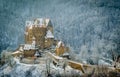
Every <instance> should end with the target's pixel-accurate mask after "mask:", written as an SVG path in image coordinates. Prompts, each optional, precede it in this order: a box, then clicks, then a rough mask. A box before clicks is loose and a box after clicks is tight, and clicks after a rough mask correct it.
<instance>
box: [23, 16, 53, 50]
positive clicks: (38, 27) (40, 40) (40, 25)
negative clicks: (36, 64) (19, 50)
mask: <svg viewBox="0 0 120 77" xmlns="http://www.w3.org/2000/svg"><path fill="white" fill-rule="evenodd" d="M33 37H34V38H35V42H36V46H37V47H39V48H41V49H43V48H48V47H50V46H51V45H52V44H53V42H54V36H53V26H52V23H51V21H50V19H42V18H37V19H35V20H34V21H26V30H25V43H26V44H32V40H33Z"/></svg>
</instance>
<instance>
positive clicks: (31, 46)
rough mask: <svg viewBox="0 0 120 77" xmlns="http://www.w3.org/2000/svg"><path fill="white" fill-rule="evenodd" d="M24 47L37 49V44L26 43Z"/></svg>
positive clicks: (25, 48)
mask: <svg viewBox="0 0 120 77" xmlns="http://www.w3.org/2000/svg"><path fill="white" fill-rule="evenodd" d="M23 49H24V50H30V49H36V48H35V45H33V44H25V45H24V48H23Z"/></svg>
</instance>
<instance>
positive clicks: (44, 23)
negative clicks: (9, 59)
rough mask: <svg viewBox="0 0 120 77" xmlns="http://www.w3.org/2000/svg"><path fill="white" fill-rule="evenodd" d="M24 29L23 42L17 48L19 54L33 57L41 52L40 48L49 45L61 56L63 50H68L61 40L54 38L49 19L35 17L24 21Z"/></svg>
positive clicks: (45, 47) (46, 47)
mask: <svg viewBox="0 0 120 77" xmlns="http://www.w3.org/2000/svg"><path fill="white" fill-rule="evenodd" d="M25 29H26V30H25V34H24V36H25V44H21V45H20V46H19V48H18V49H17V51H20V52H17V53H20V54H19V55H21V54H22V55H24V57H33V56H35V55H37V54H39V53H41V50H42V51H43V50H44V49H50V48H51V47H54V49H55V53H56V55H57V56H61V55H62V54H64V52H65V51H68V47H65V46H64V43H63V42H62V41H58V40H55V39H54V35H53V25H52V23H51V21H50V19H42V18H37V19H34V20H33V21H26V26H25ZM21 52H22V53H21ZM15 55H16V54H15ZM17 55H18V54H17Z"/></svg>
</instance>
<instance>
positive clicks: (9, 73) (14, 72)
mask: <svg viewBox="0 0 120 77" xmlns="http://www.w3.org/2000/svg"><path fill="white" fill-rule="evenodd" d="M13 63H15V65H14V66H13V67H11V66H10V65H9V64H5V65H4V66H3V67H1V69H0V77H2V76H3V77H47V75H48V74H47V70H49V68H50V71H49V72H50V74H51V75H52V77H56V76H59V75H60V76H70V75H71V74H77V75H78V74H79V75H80V72H79V71H77V70H74V69H72V68H71V67H69V66H67V67H66V69H65V70H64V69H63V68H61V67H56V66H54V65H53V64H52V63H50V66H49V65H48V64H45V63H44V64H43V63H42V64H41V63H40V64H25V63H20V61H19V59H18V58H13ZM47 68H48V69H47Z"/></svg>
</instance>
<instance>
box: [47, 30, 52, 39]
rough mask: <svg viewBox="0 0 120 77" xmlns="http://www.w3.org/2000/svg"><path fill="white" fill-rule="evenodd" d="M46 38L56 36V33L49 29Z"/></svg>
mask: <svg viewBox="0 0 120 77" xmlns="http://www.w3.org/2000/svg"><path fill="white" fill-rule="evenodd" d="M45 38H54V35H53V34H52V32H51V31H50V30H48V31H47V34H46V36H45Z"/></svg>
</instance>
